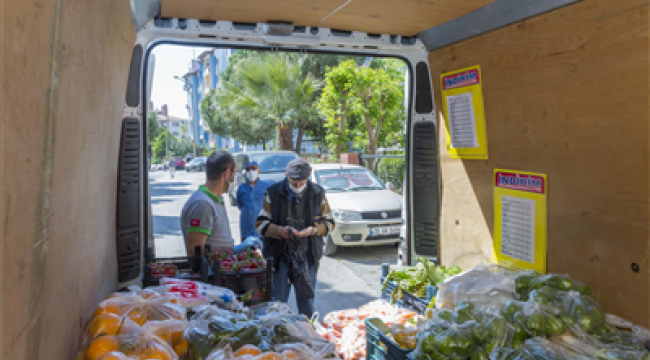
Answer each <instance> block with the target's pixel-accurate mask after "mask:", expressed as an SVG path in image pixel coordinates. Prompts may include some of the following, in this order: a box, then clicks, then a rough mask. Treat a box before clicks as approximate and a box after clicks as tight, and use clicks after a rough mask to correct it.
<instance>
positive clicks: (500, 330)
mask: <svg viewBox="0 0 650 360" xmlns="http://www.w3.org/2000/svg"><path fill="white" fill-rule="evenodd" d="M486 325H487V326H488V328H489V329H490V336H491V337H492V338H493V339H498V340H501V339H505V338H506V337H507V334H506V328H507V326H508V325H507V324H506V320H505V319H504V318H501V317H493V318H492V319H490V320H489V321H488V322H487V324H486Z"/></svg>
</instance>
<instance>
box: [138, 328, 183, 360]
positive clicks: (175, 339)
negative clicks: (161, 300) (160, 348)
mask: <svg viewBox="0 0 650 360" xmlns="http://www.w3.org/2000/svg"><path fill="white" fill-rule="evenodd" d="M188 326H189V322H188V321H187V320H167V321H150V322H148V323H146V324H145V326H144V331H145V332H149V333H153V334H156V335H158V336H159V337H160V338H161V339H163V340H165V341H166V342H167V343H168V344H169V346H171V347H172V349H173V350H174V352H175V353H176V355H178V357H179V358H182V357H183V356H185V354H186V353H187V348H188V342H187V337H186V336H185V330H186V329H187V327H188Z"/></svg>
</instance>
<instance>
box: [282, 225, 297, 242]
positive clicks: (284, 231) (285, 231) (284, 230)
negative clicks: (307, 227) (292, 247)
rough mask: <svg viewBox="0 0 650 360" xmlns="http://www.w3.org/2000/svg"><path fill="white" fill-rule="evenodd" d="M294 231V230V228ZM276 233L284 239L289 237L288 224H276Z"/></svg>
mask: <svg viewBox="0 0 650 360" xmlns="http://www.w3.org/2000/svg"><path fill="white" fill-rule="evenodd" d="M294 231H296V230H294ZM278 234H280V237H281V238H283V239H286V238H288V237H289V227H288V226H278Z"/></svg>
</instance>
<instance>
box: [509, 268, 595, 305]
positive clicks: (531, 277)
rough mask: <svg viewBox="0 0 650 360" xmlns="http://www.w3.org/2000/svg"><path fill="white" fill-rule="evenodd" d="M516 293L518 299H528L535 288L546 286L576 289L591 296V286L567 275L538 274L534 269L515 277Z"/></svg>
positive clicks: (568, 289) (565, 290)
mask: <svg viewBox="0 0 650 360" xmlns="http://www.w3.org/2000/svg"><path fill="white" fill-rule="evenodd" d="M515 286H516V289H517V295H518V296H519V299H520V300H524V301H525V300H528V296H527V295H528V294H529V293H530V292H531V291H533V290H537V289H541V288H544V287H548V288H551V289H555V290H560V291H564V292H569V291H572V290H573V291H577V292H579V293H580V294H582V295H586V296H593V293H592V291H591V288H589V287H588V286H587V285H585V284H583V283H581V282H578V281H575V280H572V279H571V277H570V276H569V275H559V274H548V275H539V274H537V273H535V272H534V271H528V272H524V273H522V274H520V275H518V276H517V277H516V278H515Z"/></svg>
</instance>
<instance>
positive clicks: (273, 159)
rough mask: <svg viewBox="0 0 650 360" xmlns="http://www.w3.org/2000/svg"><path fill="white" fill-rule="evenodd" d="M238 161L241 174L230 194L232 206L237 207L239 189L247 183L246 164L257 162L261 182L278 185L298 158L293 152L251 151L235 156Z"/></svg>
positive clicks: (238, 175)
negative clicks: (288, 166) (288, 167)
mask: <svg viewBox="0 0 650 360" xmlns="http://www.w3.org/2000/svg"><path fill="white" fill-rule="evenodd" d="M233 157H234V158H235V161H237V169H239V173H238V174H237V176H236V177H235V184H236V185H237V186H235V189H234V190H233V191H229V192H228V197H229V198H230V204H231V205H232V206H237V188H239V185H241V184H243V183H244V182H246V176H245V175H244V174H245V172H246V169H245V167H246V164H248V163H249V162H251V161H255V162H257V163H258V164H259V165H260V180H264V181H268V182H270V183H276V182H278V181H282V180H284V170H285V168H286V167H287V164H288V163H289V162H290V161H291V160H293V159H296V158H297V157H298V154H297V153H295V152H293V151H249V152H239V153H235V154H233Z"/></svg>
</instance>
